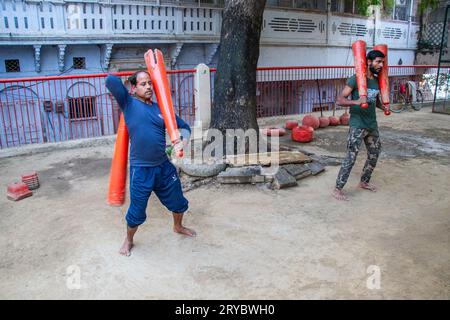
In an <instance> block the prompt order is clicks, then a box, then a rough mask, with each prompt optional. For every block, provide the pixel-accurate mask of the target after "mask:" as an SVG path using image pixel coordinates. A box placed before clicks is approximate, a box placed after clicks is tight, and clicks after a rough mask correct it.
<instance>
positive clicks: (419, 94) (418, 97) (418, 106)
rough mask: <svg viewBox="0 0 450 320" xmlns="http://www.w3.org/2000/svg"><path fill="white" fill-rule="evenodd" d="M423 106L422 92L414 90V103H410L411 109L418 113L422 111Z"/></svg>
mask: <svg viewBox="0 0 450 320" xmlns="http://www.w3.org/2000/svg"><path fill="white" fill-rule="evenodd" d="M422 105H423V94H422V91H420V90H416V101H415V102H414V103H412V107H413V109H414V110H416V111H419V110H420V109H422Z"/></svg>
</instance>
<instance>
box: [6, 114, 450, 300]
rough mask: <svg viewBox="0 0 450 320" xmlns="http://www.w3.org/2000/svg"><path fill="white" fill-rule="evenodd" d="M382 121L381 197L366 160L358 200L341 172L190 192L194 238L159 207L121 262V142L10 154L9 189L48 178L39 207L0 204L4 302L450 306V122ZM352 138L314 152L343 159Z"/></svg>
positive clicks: (327, 137)
mask: <svg viewBox="0 0 450 320" xmlns="http://www.w3.org/2000/svg"><path fill="white" fill-rule="evenodd" d="M287 118H289V119H299V117H286V119H287ZM378 118H379V123H380V128H381V134H382V139H383V156H382V158H381V159H380V161H379V164H378V166H377V168H376V170H375V173H374V176H373V179H372V182H373V183H374V184H376V185H377V186H378V187H379V188H380V191H379V192H377V193H371V192H368V191H363V190H359V189H356V188H355V186H356V184H357V182H358V177H359V174H360V172H361V169H362V166H363V163H364V160H365V152H364V151H363V152H362V153H361V154H360V156H359V157H358V163H357V165H356V166H355V168H354V170H353V172H352V175H351V177H350V179H349V183H348V184H347V186H346V189H345V190H346V191H347V192H348V195H349V196H350V197H351V201H350V202H338V201H335V200H334V199H333V198H331V197H330V192H331V190H332V188H333V186H334V181H335V179H336V175H337V172H338V170H339V167H332V166H328V167H327V170H326V172H324V173H322V174H320V175H318V176H316V177H309V178H307V179H304V180H302V181H300V184H299V186H298V187H295V188H290V189H286V190H280V191H271V190H268V189H266V188H264V187H262V186H259V187H258V186H253V185H239V186H230V185H227V186H221V185H218V184H210V185H207V186H203V187H200V188H198V189H195V190H193V191H190V192H188V193H186V197H187V198H188V199H189V200H190V211H189V214H188V215H187V216H186V218H185V221H186V225H187V226H189V227H193V228H194V229H196V231H197V232H198V236H197V237H196V238H194V239H191V238H186V237H183V236H181V235H178V234H175V233H173V232H172V228H171V226H172V217H171V214H170V213H168V212H167V211H166V210H165V208H163V207H162V205H161V204H160V203H159V201H158V200H157V199H156V198H154V197H152V199H151V201H150V203H149V207H148V210H147V212H148V214H149V218H148V220H147V222H146V223H145V224H144V225H143V226H142V227H141V228H140V230H139V231H138V233H137V235H136V238H135V248H134V251H133V254H132V256H131V257H129V258H126V257H122V256H120V255H119V254H118V249H119V246H120V244H121V242H122V240H123V237H124V232H125V225H124V214H125V213H126V209H127V205H128V202H127V203H126V204H125V206H124V207H121V208H113V207H109V206H108V205H106V201H105V199H106V193H107V186H108V176H109V167H110V159H111V156H112V150H113V145H111V144H109V145H108V144H107V145H102V146H97V147H86V148H80V149H70V150H55V151H52V152H45V153H39V154H34V155H27V156H17V157H9V158H0V180H1V183H0V185H2V186H3V188H4V189H3V190H4V191H5V189H6V184H7V183H9V182H11V181H14V180H17V178H18V177H20V174H22V173H24V172H27V171H29V170H37V171H38V173H39V177H40V181H41V188H39V189H38V190H36V192H35V193H34V195H33V196H32V197H30V198H27V199H24V200H21V201H19V202H12V201H9V200H7V199H6V194H5V193H4V194H3V196H2V197H0V251H1V260H0V283H1V284H2V285H1V287H0V298H2V299H15V298H23V299H316V298H319V299H345V298H350V299H422V298H423V299H449V298H450V267H449V266H450V198H449V190H450V166H449V162H450V161H449V159H450V158H449V156H450V117H449V116H446V115H439V114H432V113H431V110H430V109H429V108H426V109H424V110H422V111H420V112H404V113H401V114H395V115H393V116H391V117H384V116H383V115H382V113H379V114H378ZM283 120H284V119H283ZM261 123H262V124H263V125H271V124H276V123H283V122H280V118H277V119H264V120H263V121H261ZM346 132H347V128H346V127H337V128H327V129H323V130H319V131H316V137H315V141H314V143H313V144H311V145H308V146H304V145H302V146H301V147H302V148H304V149H308V150H310V151H314V152H316V153H317V154H330V155H337V156H343V152H344V150H345V137H346ZM287 140H288V139H287ZM292 145H294V143H292ZM0 155H1V154H0ZM378 271H379V273H378ZM378 274H379V277H377V276H378ZM374 279H375V280H374ZM378 280H379V282H378ZM377 283H379V284H380V286H379V288H378V289H377V288H376V284H377ZM368 284H369V285H368ZM370 284H372V285H370ZM373 285H375V288H374V286H373Z"/></svg>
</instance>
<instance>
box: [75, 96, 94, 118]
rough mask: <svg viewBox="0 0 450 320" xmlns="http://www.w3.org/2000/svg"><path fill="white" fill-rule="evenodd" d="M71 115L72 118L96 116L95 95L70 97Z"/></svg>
mask: <svg viewBox="0 0 450 320" xmlns="http://www.w3.org/2000/svg"><path fill="white" fill-rule="evenodd" d="M69 116H70V119H71V120H86V119H93V118H96V117H97V111H96V109H95V96H84V97H79V98H69Z"/></svg>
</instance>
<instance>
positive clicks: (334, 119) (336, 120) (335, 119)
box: [329, 116, 341, 126]
mask: <svg viewBox="0 0 450 320" xmlns="http://www.w3.org/2000/svg"><path fill="white" fill-rule="evenodd" d="M329 119H330V126H338V125H340V124H341V120H339V118H338V117H335V116H330V117H329Z"/></svg>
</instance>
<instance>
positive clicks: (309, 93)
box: [211, 65, 448, 117]
mask: <svg viewBox="0 0 450 320" xmlns="http://www.w3.org/2000/svg"><path fill="white" fill-rule="evenodd" d="M447 71H448V70H447ZM215 72H216V69H211V75H212V76H211V78H212V80H211V83H213V82H214V77H215ZM436 72H437V69H436V66H434V65H416V66H392V67H389V75H390V86H391V101H392V102H396V101H393V100H392V98H395V97H397V95H396V94H395V93H396V91H397V90H398V87H399V84H400V83H404V82H406V81H408V80H413V81H415V82H416V83H417V84H418V86H419V85H422V87H421V89H422V91H423V92H424V97H425V99H426V100H431V99H432V93H431V87H430V85H429V84H427V83H424V82H423V80H424V75H431V74H436ZM442 72H446V71H445V70H443V71H442ZM353 74H354V67H352V66H314V67H311V66H301V67H266V68H258V69H257V76H256V77H257V88H256V89H257V92H256V104H257V116H258V117H270V116H279V115H289V114H302V113H307V112H311V111H319V110H320V105H322V108H323V110H332V108H333V107H334V105H335V104H334V102H335V101H336V98H337V95H338V94H339V93H340V92H341V90H342V89H343V88H344V86H345V84H346V79H347V78H348V77H350V76H351V75H353ZM317 82H318V84H317ZM427 85H428V87H427ZM424 86H425V87H424ZM319 91H320V99H319ZM211 95H212V97H211V98H212V99H213V98H214V97H213V95H214V91H213V90H211Z"/></svg>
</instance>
